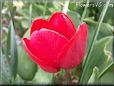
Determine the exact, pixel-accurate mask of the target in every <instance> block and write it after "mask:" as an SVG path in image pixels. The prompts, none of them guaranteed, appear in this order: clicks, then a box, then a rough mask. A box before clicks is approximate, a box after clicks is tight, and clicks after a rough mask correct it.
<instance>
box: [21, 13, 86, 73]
mask: <svg viewBox="0 0 114 86" xmlns="http://www.w3.org/2000/svg"><path fill="white" fill-rule="evenodd" d="M87 35H88V27H87V25H86V23H84V22H83V23H82V24H80V25H79V26H78V28H77V29H76V28H75V26H74V24H73V22H72V21H71V19H70V17H69V16H68V15H67V14H64V13H62V12H56V13H54V14H53V15H52V16H51V18H50V19H49V20H45V19H36V20H34V21H33V22H32V24H31V27H30V39H27V38H23V39H22V42H23V46H24V47H25V50H26V51H27V53H28V54H29V56H30V58H31V59H32V60H33V61H34V62H35V63H36V64H38V65H39V66H40V67H41V68H42V69H43V70H44V71H46V72H49V73H55V72H58V71H60V70H61V69H72V68H75V67H77V66H78V65H79V64H81V62H82V60H83V58H84V54H85V50H86V42H87Z"/></svg>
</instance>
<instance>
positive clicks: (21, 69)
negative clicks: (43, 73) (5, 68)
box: [18, 44, 37, 80]
mask: <svg viewBox="0 0 114 86" xmlns="http://www.w3.org/2000/svg"><path fill="white" fill-rule="evenodd" d="M36 71H37V66H36V64H35V63H34V62H33V61H32V60H31V58H30V57H29V56H28V54H27V52H26V51H25V49H24V48H23V46H22V44H20V45H18V74H19V75H20V77H21V78H22V79H24V80H32V79H33V78H34V76H35V73H36Z"/></svg>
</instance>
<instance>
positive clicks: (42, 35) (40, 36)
mask: <svg viewBox="0 0 114 86" xmlns="http://www.w3.org/2000/svg"><path fill="white" fill-rule="evenodd" d="M67 42H68V40H67V39H66V38H65V37H64V36H63V35H61V34H59V33H57V32H55V31H53V30H49V29H45V28H43V29H40V30H36V31H34V32H33V33H32V35H31V37H30V48H31V51H32V52H33V53H34V55H36V56H37V57H39V59H42V60H44V61H45V62H48V63H50V64H51V65H53V66H54V67H57V68H58V67H59V64H58V61H57V57H58V53H59V52H60V51H61V49H62V48H63V46H64V45H65V44H66V43H67Z"/></svg>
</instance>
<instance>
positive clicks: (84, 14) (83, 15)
mask: <svg viewBox="0 0 114 86" xmlns="http://www.w3.org/2000/svg"><path fill="white" fill-rule="evenodd" d="M89 2H90V0H87V2H86V6H85V8H84V11H83V14H82V18H81V22H82V21H83V19H84V18H85V16H86V12H87V8H88V4H89Z"/></svg>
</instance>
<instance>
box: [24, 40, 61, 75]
mask: <svg viewBox="0 0 114 86" xmlns="http://www.w3.org/2000/svg"><path fill="white" fill-rule="evenodd" d="M22 43H23V46H24V48H25V50H26V51H27V53H28V55H29V56H30V57H31V59H32V60H33V62H35V63H36V64H39V65H40V67H41V68H42V69H43V70H45V71H47V72H50V73H55V72H57V71H59V70H60V68H58V69H57V68H55V67H53V66H51V65H50V64H48V63H46V62H44V61H43V60H41V59H39V58H38V57H36V56H35V55H34V54H33V53H32V51H31V49H30V40H28V39H27V38H23V40H22Z"/></svg>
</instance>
